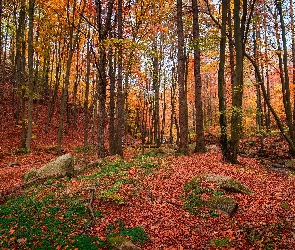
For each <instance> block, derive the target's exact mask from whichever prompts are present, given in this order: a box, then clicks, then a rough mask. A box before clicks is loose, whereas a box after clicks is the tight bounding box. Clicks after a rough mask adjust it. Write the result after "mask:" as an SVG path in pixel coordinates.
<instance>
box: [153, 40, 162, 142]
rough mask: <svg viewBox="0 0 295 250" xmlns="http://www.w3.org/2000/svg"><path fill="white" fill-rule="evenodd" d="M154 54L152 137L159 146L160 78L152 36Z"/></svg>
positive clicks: (157, 55)
mask: <svg viewBox="0 0 295 250" xmlns="http://www.w3.org/2000/svg"><path fill="white" fill-rule="evenodd" d="M153 49H154V55H153V90H154V93H155V95H154V98H153V99H154V102H153V103H154V106H153V120H154V121H153V131H154V134H153V138H154V142H155V144H156V146H157V147H159V146H160V136H159V133H160V131H159V126H160V117H159V113H160V103H159V101H160V100H159V99H160V79H159V51H158V46H157V37H155V38H154V44H153Z"/></svg>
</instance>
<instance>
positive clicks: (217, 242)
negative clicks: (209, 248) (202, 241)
mask: <svg viewBox="0 0 295 250" xmlns="http://www.w3.org/2000/svg"><path fill="white" fill-rule="evenodd" d="M210 244H211V245H214V246H216V247H218V248H223V247H229V246H231V242H230V238H229V237H226V238H221V239H220V238H216V239H212V240H210Z"/></svg>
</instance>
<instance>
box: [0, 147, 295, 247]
mask: <svg viewBox="0 0 295 250" xmlns="http://www.w3.org/2000/svg"><path fill="white" fill-rule="evenodd" d="M240 161H241V164H240V165H232V164H227V163H224V162H222V159H221V154H220V153H218V152H214V151H211V152H207V153H205V154H193V155H191V156H175V155H170V154H159V153H157V152H156V151H151V152H149V153H147V154H145V155H140V154H138V155H135V156H134V157H130V158H129V159H128V160H121V159H119V158H116V157H110V158H108V159H107V160H106V161H104V162H103V163H101V164H100V165H99V166H98V168H97V169H95V170H92V171H91V172H89V173H87V174H83V175H80V176H77V177H74V178H71V179H69V178H62V179H50V180H47V181H45V182H43V183H36V184H34V185H33V186H31V187H29V188H27V189H26V190H25V191H24V192H23V193H22V194H20V196H17V197H15V198H14V199H12V200H10V201H7V202H6V203H4V204H2V205H1V207H0V224H1V225H0V228H1V229H0V230H1V232H0V235H1V236H0V245H2V246H3V247H4V249H12V248H18V247H19V248H38V249H42V247H43V248H44V247H45V246H46V247H47V249H49V248H48V246H51V247H52V249H63V248H65V247H66V246H68V247H69V248H70V249H73V248H78V249H98V248H102V249H104V248H105V249H106V248H107V245H108V239H109V238H110V236H114V235H123V236H125V237H127V238H129V239H130V240H132V241H133V242H134V243H135V244H137V245H138V246H142V248H143V249H216V248H228V249H229V248H234V249H251V248H252V249H294V248H295V217H294V212H295V192H294V191H295V184H294V178H295V177H294V176H293V175H292V174H289V175H287V174H284V173H280V172H277V171H274V170H272V169H271V168H267V167H266V166H262V165H261V164H260V163H259V162H258V161H257V160H255V159H250V158H240ZM208 173H212V174H219V175H226V176H230V177H232V178H235V179H236V180H238V181H240V182H241V183H243V184H244V185H246V186H248V187H249V188H250V189H251V190H252V191H253V193H252V194H251V195H244V194H227V195H228V196H230V197H232V198H234V199H235V200H236V201H237V202H238V205H239V208H238V210H237V212H236V213H235V214H233V215H232V216H231V217H228V216H226V215H224V214H222V213H220V212H219V211H211V210H200V211H198V212H196V213H191V212H190V211H189V210H188V209H185V208H184V206H183V205H184V202H185V200H184V189H185V184H186V183H188V182H189V181H190V180H191V179H192V178H193V177H195V176H197V175H199V174H208ZM44 244H45V245H44Z"/></svg>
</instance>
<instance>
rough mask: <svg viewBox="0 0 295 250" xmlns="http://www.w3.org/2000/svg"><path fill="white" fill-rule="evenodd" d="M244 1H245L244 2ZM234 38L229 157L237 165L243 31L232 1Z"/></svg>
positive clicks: (235, 6) (241, 96) (236, 1)
mask: <svg viewBox="0 0 295 250" xmlns="http://www.w3.org/2000/svg"><path fill="white" fill-rule="evenodd" d="M244 1H245V0H244ZM234 38H235V52H236V55H235V59H236V67H235V76H234V82H233V86H232V117H231V149H230V150H231V157H230V161H231V162H232V163H238V151H239V142H240V138H241V133H242V115H243V113H242V100H243V67H244V63H243V61H244V53H243V30H242V27H241V19H240V0H234Z"/></svg>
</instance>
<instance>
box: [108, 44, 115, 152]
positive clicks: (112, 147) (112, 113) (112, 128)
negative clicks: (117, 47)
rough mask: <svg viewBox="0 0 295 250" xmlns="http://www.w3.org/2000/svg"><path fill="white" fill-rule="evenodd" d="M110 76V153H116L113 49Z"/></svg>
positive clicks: (110, 58)
mask: <svg viewBox="0 0 295 250" xmlns="http://www.w3.org/2000/svg"><path fill="white" fill-rule="evenodd" d="M108 61H109V77H110V125H109V151H110V155H114V154H116V140H115V114H116V104H115V94H116V93H115V90H116V72H115V69H116V57H115V55H114V53H113V49H110V51H109V60H108Z"/></svg>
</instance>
